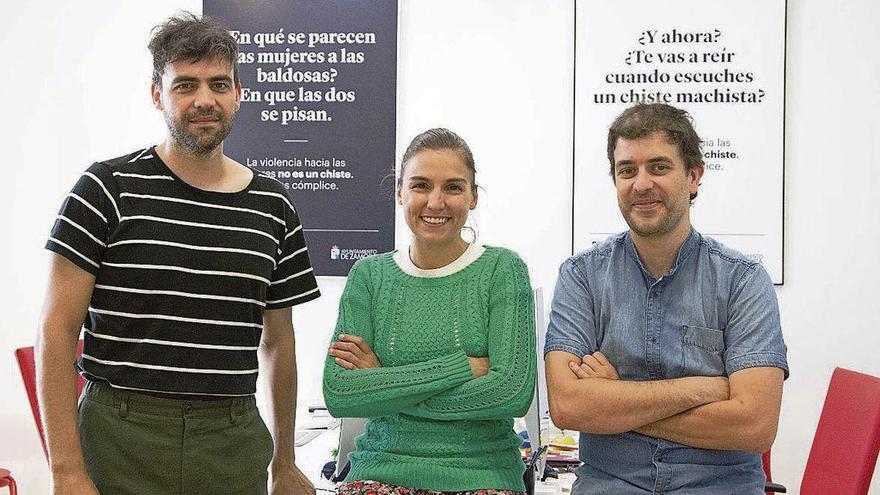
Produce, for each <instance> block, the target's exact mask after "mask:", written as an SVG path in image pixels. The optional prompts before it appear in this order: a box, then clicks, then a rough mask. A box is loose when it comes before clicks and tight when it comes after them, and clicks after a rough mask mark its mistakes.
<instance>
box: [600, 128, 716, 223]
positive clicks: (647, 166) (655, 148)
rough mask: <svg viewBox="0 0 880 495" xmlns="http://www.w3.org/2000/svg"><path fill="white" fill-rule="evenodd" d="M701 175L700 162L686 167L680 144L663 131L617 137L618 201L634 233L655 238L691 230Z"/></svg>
mask: <svg viewBox="0 0 880 495" xmlns="http://www.w3.org/2000/svg"><path fill="white" fill-rule="evenodd" d="M702 176H703V167H701V166H696V167H692V168H691V169H690V170H687V169H686V167H685V164H684V160H683V159H682V157H681V153H680V152H679V150H678V146H676V145H674V144H671V143H669V142H668V140H667V139H666V136H665V134H664V133H662V132H655V133H653V134H650V135H648V136H647V137H644V138H640V139H623V138H618V140H617V146H616V148H615V150H614V185H615V186H616V187H617V203H618V206H619V207H620V212H621V213H622V214H623V217H624V218H625V219H626V223H627V224H628V225H629V227H630V229H631V230H632V232H633V233H634V234H635V235H638V236H641V237H646V238H656V237H660V236H664V235H668V234H681V233H682V232H683V231H684V230H689V229H690V225H691V224H690V195H691V194H694V193H696V192H697V186H698V185H699V182H700V177H702Z"/></svg>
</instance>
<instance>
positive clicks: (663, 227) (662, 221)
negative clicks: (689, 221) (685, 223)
mask: <svg viewBox="0 0 880 495" xmlns="http://www.w3.org/2000/svg"><path fill="white" fill-rule="evenodd" d="M658 200H660V201H661V202H662V204H663V206H662V208H663V209H665V210H666V211H665V213H664V214H663V215H662V216H661V217H660V218H659V219H657V222H656V223H654V224H651V223H648V224H647V225H644V224H641V223H640V222H639V221H638V220H637V219H636V213H635V208H633V207H632V206H630V207H629V208H628V209H624V208H621V213H622V214H623V218H624V220H626V223H627V225H629V228H630V229H631V230H632V231H633V232H635V233H636V234H638V235H639V236H641V237H645V238H651V237H661V236H663V235H666V234H668V233H670V232H672V231H673V230H675V228H676V227H677V226H678V224H679V223H680V222H681V219H682V218H683V217H684V214H685V211H683V210H681V208H680V207H679V205H677V204H672V205H670V204H669V200H668V199H659V198H658Z"/></svg>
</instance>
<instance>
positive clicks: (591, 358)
mask: <svg viewBox="0 0 880 495" xmlns="http://www.w3.org/2000/svg"><path fill="white" fill-rule="evenodd" d="M568 367H569V368H570V369H571V372H572V373H574V374H575V376H577V377H578V378H581V379H583V378H605V379H608V380H620V377H619V376H618V375H617V370H616V369H615V368H614V366H613V365H612V364H611V361H609V360H608V358H607V357H605V355H604V354H602V353H601V352H598V351H596V352H594V353H593V354H586V355H585V356H584V357H583V359H581V362H580V363H578V362H576V361H569V363H568ZM705 380H706V385H707V386H706V388H705V390H704V399H705V400H706V402H707V403H708V402H718V401H722V400H728V399H730V382H729V380H728V379H727V377H725V376H707V377H705Z"/></svg>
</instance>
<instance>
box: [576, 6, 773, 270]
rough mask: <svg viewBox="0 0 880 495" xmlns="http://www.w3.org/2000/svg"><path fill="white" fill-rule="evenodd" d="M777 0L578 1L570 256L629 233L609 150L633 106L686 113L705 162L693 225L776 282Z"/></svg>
mask: <svg viewBox="0 0 880 495" xmlns="http://www.w3.org/2000/svg"><path fill="white" fill-rule="evenodd" d="M785 13H786V5H785V1H784V0H769V1H768V0H741V1H737V2H730V1H726V0H624V1H612V0H577V1H576V28H575V30H576V34H575V36H576V41H575V44H576V54H575V127H574V144H575V159H574V198H573V201H574V204H573V216H574V221H573V233H572V236H573V248H574V252H578V251H581V250H583V249H586V248H588V247H589V246H590V245H591V244H593V243H594V242H597V241H600V240H602V239H604V238H606V237H608V236H609V235H611V234H614V233H617V232H621V231H623V230H626V229H627V226H626V223H625V222H624V220H623V217H622V216H621V214H620V211H619V210H618V207H617V199H616V194H615V189H614V184H613V182H612V180H611V177H610V176H609V166H610V164H609V162H608V159H607V152H606V144H607V142H606V139H607V133H608V126H609V125H610V124H611V122H612V121H613V120H614V118H615V117H616V116H617V115H619V114H620V112H622V111H623V110H624V109H626V108H627V107H629V106H630V105H632V104H634V103H636V102H645V103H668V104H670V105H673V106H676V107H679V108H683V109H685V110H687V111H688V112H689V113H690V114H691V116H692V117H693V118H694V122H695V127H696V129H697V133H698V134H699V135H700V137H701V138H702V140H703V159H704V161H705V164H706V169H705V174H704V175H703V178H702V181H701V185H700V189H699V197H698V198H697V199H696V200H695V202H694V205H693V207H692V209H691V221H692V223H693V225H694V227H695V228H696V229H697V230H698V231H699V232H701V233H702V234H704V235H708V236H710V237H713V238H715V239H717V240H718V241H720V242H722V243H724V244H726V245H727V246H730V247H732V248H734V249H737V250H739V251H740V252H742V253H744V254H746V255H748V256H749V257H751V258H753V259H756V260H758V261H760V262H761V263H762V264H763V265H764V267H765V268H766V269H767V272H768V273H769V274H770V276H771V278H772V279H773V281H774V283H776V284H781V283H782V282H783V260H782V257H783V249H782V245H783V244H782V243H783V178H784V168H783V157H784V155H783V153H784V150H783V145H784V136H783V133H784V129H783V123H784V109H785V94H784V90H785Z"/></svg>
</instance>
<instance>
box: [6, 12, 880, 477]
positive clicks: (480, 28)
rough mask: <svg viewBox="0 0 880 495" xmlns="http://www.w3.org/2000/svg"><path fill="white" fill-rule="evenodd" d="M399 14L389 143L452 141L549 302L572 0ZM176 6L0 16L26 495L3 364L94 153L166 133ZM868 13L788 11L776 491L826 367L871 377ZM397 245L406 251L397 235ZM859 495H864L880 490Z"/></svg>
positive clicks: (815, 404) (302, 364) (320, 319)
mask: <svg viewBox="0 0 880 495" xmlns="http://www.w3.org/2000/svg"><path fill="white" fill-rule="evenodd" d="M400 3H401V9H400V36H399V43H400V49H399V56H400V58H399V86H398V95H399V96H398V117H399V123H398V135H399V139H398V149H399V150H402V149H403V147H404V146H405V145H406V144H407V142H408V140H409V138H411V137H412V136H413V135H414V134H416V133H417V132H419V131H421V130H424V129H425V128H427V127H429V126H435V125H445V126H449V127H451V128H453V129H455V130H456V131H458V132H460V133H461V134H462V135H463V136H464V137H465V138H466V139H467V140H468V141H469V142H470V144H471V146H472V148H473V149H474V153H475V154H476V158H477V167H478V181H479V182H480V183H481V184H482V185H483V186H484V188H485V191H481V197H480V207H479V209H478V227H479V230H480V235H481V239H482V241H484V242H487V243H492V244H501V245H505V246H509V247H512V248H513V249H515V250H517V251H518V252H519V253H520V254H521V255H522V256H523V257H524V258H525V260H526V261H527V263H528V264H529V266H530V270H531V275H532V280H533V285H535V286H544V287H545V288H547V292H545V293H548V297H549V292H552V286H553V283H554V280H555V277H556V269H557V266H558V265H559V263H560V262H561V261H562V260H563V259H564V258H565V256H566V255H567V254H568V250H569V246H570V224H571V212H570V205H569V202H568V201H569V199H568V198H570V192H571V174H570V167H571V143H572V136H571V115H572V114H571V108H570V102H571V98H572V73H573V67H572V55H571V51H572V47H573V40H572V32H573V26H572V23H573V7H572V2H571V0H517V1H511V0H482V1H477V0H447V1H442V2H441V1H439V0H436V1H430V2H429V1H419V2H416V1H412V0H401V2H400ZM178 8H184V9H190V10H193V11H199V10H200V9H201V2H199V1H193V0H186V1H177V2H172V1H169V0H157V1H154V2H150V3H149V4H143V5H141V2H125V3H121V2H111V1H94V2H76V3H67V2H62V1H60V0H48V1H45V2H39V3H15V4H13V3H12V2H4V3H3V4H2V6H0V54H2V57H3V58H2V62H3V65H2V70H3V78H2V80H3V83H4V87H5V88H6V92H5V96H6V98H5V107H6V110H7V111H5V112H4V117H5V118H4V119H3V120H2V122H0V139H2V141H0V142H2V145H3V150H4V152H5V153H4V155H5V156H4V158H5V167H4V173H5V174H6V176H7V177H11V180H8V179H7V181H6V183H5V185H6V186H7V189H6V194H2V195H0V211H2V212H3V213H2V214H0V232H4V237H3V239H4V242H0V259H2V260H4V261H3V262H2V263H0V280H3V281H4V282H5V283H4V284H3V286H2V287H0V314H3V315H4V318H3V319H2V320H0V370H2V371H3V372H5V373H4V374H3V375H2V376H3V377H4V378H3V379H2V380H0V396H2V397H5V399H4V401H3V407H2V409H0V431H2V432H3V441H2V442H0V467H5V468H8V469H11V470H12V471H13V473H14V474H15V475H16V477H17V479H19V480H20V481H21V486H22V492H23V493H45V492H46V490H47V488H46V487H47V486H48V476H47V469H46V464H45V461H44V460H43V458H42V452H41V451H40V447H39V442H38V441H37V438H36V435H35V433H34V430H33V425H32V420H31V418H30V411H29V409H28V406H27V403H26V401H25V399H24V394H23V392H22V389H21V384H20V380H19V377H18V371H17V368H16V366H15V363H14V359H13V356H12V350H13V349H14V348H15V347H20V346H24V345H30V344H31V343H32V342H33V339H34V332H35V326H36V321H37V319H38V315H39V305H40V301H41V298H42V292H43V287H44V277H45V272H46V259H47V255H46V253H45V251H44V250H43V249H42V244H43V242H44V239H45V236H46V233H47V232H48V229H49V227H50V225H51V223H52V219H53V217H54V215H55V213H56V211H57V208H58V206H59V204H60V201H61V199H62V198H63V197H64V195H65V194H66V192H67V190H68V189H69V188H70V186H71V185H72V184H73V182H74V181H75V179H76V177H77V176H78V175H79V174H80V172H81V171H82V170H83V169H84V168H85V167H86V166H87V165H88V164H89V163H90V162H91V161H94V160H97V159H102V158H108V157H112V156H117V155H120V154H123V153H125V152H127V151H129V150H132V149H134V148H137V147H140V146H145V145H147V144H150V143H154V142H156V141H158V140H160V139H161V138H162V136H163V130H164V126H163V123H162V119H161V118H160V116H159V115H158V114H157V113H156V112H155V111H154V110H153V109H152V107H151V106H150V103H149V99H148V91H147V90H148V84H149V78H150V60H149V55H148V53H147V51H146V49H145V44H146V41H147V39H148V35H149V30H150V28H151V27H152V26H153V25H155V24H156V23H157V22H159V21H160V20H161V19H163V18H164V17H167V15H169V14H170V13H171V12H173V11H174V10H175V9H178ZM878 13H880V8H878V7H876V6H875V5H874V3H873V2H870V1H869V0H859V1H850V2H845V3H839V4H832V3H831V2H820V1H818V0H801V1H799V2H789V14H788V16H789V18H788V70H787V99H788V104H787V115H786V150H787V152H786V159H787V169H786V206H785V208H786V230H785V240H786V246H785V262H786V267H785V268H786V270H785V276H786V284H785V286H783V287H781V288H779V289H778V294H779V299H780V303H781V307H782V313H783V323H784V325H785V326H784V330H785V335H786V340H787V343H788V346H789V353H790V357H789V359H790V363H791V367H792V377H791V378H790V379H789V380H788V382H787V383H786V390H785V397H784V403H783V411H782V418H781V421H780V428H779V436H778V439H777V443H776V446H775V447H774V453H775V456H774V457H775V459H774V474H775V478H776V479H778V480H780V481H783V482H785V483H786V484H787V485H788V486H789V487H790V488H792V490H791V491H790V493H796V491H797V489H796V488H797V485H798V483H799V480H800V477H801V474H802V472H803V468H804V465H805V463H806V456H807V453H808V450H809V444H810V441H811V438H812V435H813V431H814V430H815V425H816V421H817V420H818V416H819V412H820V409H821V405H822V400H823V398H824V393H825V387H826V386H827V382H828V379H829V377H830V374H831V370H832V369H833V367H834V366H835V365H839V366H845V367H848V368H852V369H855V370H859V371H863V372H867V373H871V374H874V375H880V360H878V358H877V357H876V355H877V351H878V349H880V332H878V329H880V316H878V313H877V312H876V311H874V307H873V302H874V299H875V297H874V294H875V293H876V292H875V291H874V290H872V289H873V288H872V287H870V286H869V283H870V282H871V281H874V280H877V279H878V278H880V267H878V263H877V261H876V254H875V253H876V251H877V248H876V247H875V245H876V244H878V241H880V216H878V215H877V213H876V212H875V211H874V209H873V208H872V206H873V204H872V202H873V201H876V200H877V199H878V198H880V194H878V193H880V190H878V188H880V186H878V181H877V180H873V177H872V176H871V173H872V172H873V168H874V166H875V165H876V164H877V159H876V158H875V157H876V156H877V154H878V144H877V139H876V136H877V135H878V131H880V129H878V124H877V118H876V117H875V116H874V115H873V112H877V111H878V110H880V96H878V94H877V91H876V88H877V87H878V86H880V68H878V66H877V64H876V63H874V61H876V55H875V54H873V53H871V50H873V49H875V48H876V47H878V46H880V34H878V31H877V30H876V28H875V26H876V24H877V21H878V20H880V19H878V17H880V16H878ZM865 54H867V55H865ZM10 110H11V111H10ZM596 139H604V136H596ZM398 154H399V153H398ZM609 187H611V184H610V183H609ZM306 220H307V219H306ZM6 233H8V234H6ZM397 237H398V241H399V242H398V244H399V245H404V244H405V243H406V242H407V235H406V230H405V228H404V227H402V226H401V227H400V228H399V229H398V236H397ZM319 283H320V285H321V289H322V291H323V293H324V297H322V298H321V299H319V300H317V301H314V302H311V303H309V304H306V305H304V306H303V307H300V308H297V309H296V310H295V323H296V328H297V338H298V354H299V369H300V382H301V393H300V404H301V405H303V406H305V405H309V404H312V403H315V402H318V401H320V386H319V385H320V376H319V375H320V371H319V370H320V368H321V361H322V355H323V352H324V349H325V346H326V344H327V340H328V338H329V334H330V330H331V327H332V325H333V321H334V319H335V312H336V304H337V302H338V297H339V293H340V292H341V288H342V283H341V281H339V280H337V279H322V280H320V281H319ZM875 478H876V476H875ZM871 493H875V494H880V482H875V486H874V487H873V490H872V492H871Z"/></svg>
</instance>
